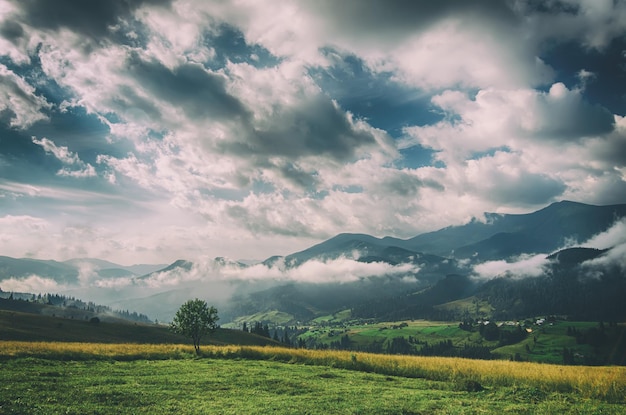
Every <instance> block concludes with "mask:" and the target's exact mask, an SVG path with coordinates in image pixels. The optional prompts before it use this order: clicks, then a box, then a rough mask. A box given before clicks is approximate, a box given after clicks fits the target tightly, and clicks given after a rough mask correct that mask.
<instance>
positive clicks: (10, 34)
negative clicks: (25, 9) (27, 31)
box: [0, 20, 24, 42]
mask: <svg viewBox="0 0 626 415" xmlns="http://www.w3.org/2000/svg"><path fill="white" fill-rule="evenodd" d="M0 36H2V37H4V38H5V39H7V40H10V41H11V42H15V41H16V40H18V39H19V38H21V37H22V36H24V28H23V27H22V25H20V24H19V23H17V22H14V21H12V20H5V21H4V22H2V23H0Z"/></svg>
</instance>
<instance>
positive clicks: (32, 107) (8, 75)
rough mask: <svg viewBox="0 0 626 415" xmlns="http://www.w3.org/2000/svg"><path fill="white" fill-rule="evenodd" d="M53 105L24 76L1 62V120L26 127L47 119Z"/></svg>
mask: <svg viewBox="0 0 626 415" xmlns="http://www.w3.org/2000/svg"><path fill="white" fill-rule="evenodd" d="M51 107H52V106H51V104H50V103H48V101H47V100H46V99H45V98H44V97H42V96H39V95H37V94H36V91H35V88H33V87H32V86H31V85H30V84H29V83H28V82H26V81H25V80H24V79H23V78H22V77H20V76H18V75H17V74H16V73H15V72H13V71H11V70H10V69H9V68H7V67H6V66H5V65H3V64H1V63H0V122H3V121H8V122H9V125H10V126H11V127H15V128H19V129H25V128H27V127H30V126H31V125H33V124H34V123H36V122H37V121H41V120H46V119H48V116H47V115H46V114H45V111H46V110H48V109H50V108H51Z"/></svg>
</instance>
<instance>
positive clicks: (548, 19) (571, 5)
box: [514, 0, 626, 50]
mask: <svg viewBox="0 0 626 415" xmlns="http://www.w3.org/2000/svg"><path fill="white" fill-rule="evenodd" d="M514 7H515V8H516V9H517V10H518V11H519V12H521V13H522V14H524V15H526V16H527V19H528V34H529V35H531V36H532V37H533V38H534V39H535V40H536V41H537V42H539V41H543V40H558V41H572V40H574V41H580V42H582V44H583V45H585V46H586V47H588V48H590V49H599V50H601V49H604V48H606V47H607V46H608V45H609V44H610V43H611V41H612V40H613V39H615V38H617V37H621V36H622V35H623V33H624V31H625V30H626V23H624V22H625V21H626V5H625V4H624V3H623V2H620V1H613V2H611V1H594V0H559V1H550V2H526V1H518V2H515V3H514Z"/></svg>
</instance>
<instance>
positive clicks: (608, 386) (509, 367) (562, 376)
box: [0, 341, 626, 402]
mask: <svg viewBox="0 0 626 415" xmlns="http://www.w3.org/2000/svg"><path fill="white" fill-rule="evenodd" d="M201 350H202V356H203V357H209V358H242V359H257V360H275V361H280V362H287V363H293V364H310V365H320V366H329V367H336V368H343V369H350V370H359V371H368V372H374V373H382V374H387V375H392V376H404V377H416V378H426V379H431V380H440V381H451V382H463V381H468V380H471V381H476V382H479V383H480V384H482V385H485V386H515V385H519V386H530V387H536V388H538V389H541V390H544V391H547V392H573V393H577V394H580V395H581V396H583V397H589V398H599V399H605V400H610V401H618V402H622V401H623V400H624V397H626V367H621V366H620V367H616V366H601V367H597V366H562V365H552V364H541V363H530V362H510V361H504V360H473V359H462V358H451V357H426V356H395V355H382V354H372V353H356V352H349V351H332V350H307V349H289V348H281V347H261V346H203V347H202V349H201ZM194 356H195V353H194V349H193V347H192V346H191V345H171V344H161V345H152V344H102V343H62V342H17V341H0V357H2V358H4V359H7V358H17V357H39V358H49V359H60V360H87V359H99V358H105V359H119V360H130V359H148V360H149V359H181V358H191V357H194Z"/></svg>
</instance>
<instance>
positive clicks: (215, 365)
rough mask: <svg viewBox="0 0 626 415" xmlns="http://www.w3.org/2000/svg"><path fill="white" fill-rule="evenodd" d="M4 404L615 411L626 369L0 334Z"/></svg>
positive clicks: (216, 410)
mask: <svg viewBox="0 0 626 415" xmlns="http://www.w3.org/2000/svg"><path fill="white" fill-rule="evenodd" d="M0 359H1V362H2V363H1V364H2V371H0V385H2V386H0V413H2V414H59V413H63V414H140V413H146V414H152V413H160V414H170V413H171V414H247V413H254V414H476V413H486V414H490V413H512V414H564V413H568V414H576V413H578V414H594V413H597V414H623V413H625V411H626V398H625V397H626V368H623V367H580V366H578V367H573V366H558V365H548V364H537V363H528V362H523V363H522V362H508V361H479V360H469V359H458V358H442V357H420V356H390V355H375V354H367V353H352V352H340V351H313V350H302V349H287V348H276V347H260V346H205V347H203V349H202V355H201V356H196V355H195V354H194V353H193V348H192V347H191V346H187V345H139V344H98V343H59V342H9V341H5V342H0Z"/></svg>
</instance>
